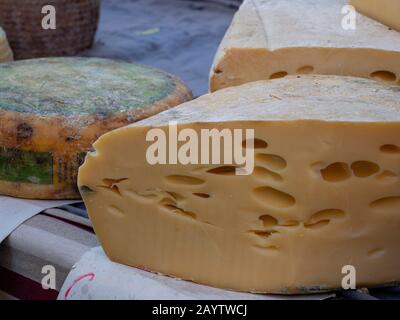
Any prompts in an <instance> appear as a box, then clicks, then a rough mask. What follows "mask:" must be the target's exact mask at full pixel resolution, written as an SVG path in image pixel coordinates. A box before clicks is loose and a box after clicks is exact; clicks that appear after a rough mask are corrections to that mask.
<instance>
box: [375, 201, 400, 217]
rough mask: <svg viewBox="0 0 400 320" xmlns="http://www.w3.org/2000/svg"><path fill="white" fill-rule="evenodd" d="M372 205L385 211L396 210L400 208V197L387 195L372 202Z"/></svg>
mask: <svg viewBox="0 0 400 320" xmlns="http://www.w3.org/2000/svg"><path fill="white" fill-rule="evenodd" d="M370 207H371V208H372V209H375V210H379V211H383V212H385V213H386V212H396V213H398V212H399V210H400V197H386V198H381V199H378V200H375V201H373V202H371V204H370Z"/></svg>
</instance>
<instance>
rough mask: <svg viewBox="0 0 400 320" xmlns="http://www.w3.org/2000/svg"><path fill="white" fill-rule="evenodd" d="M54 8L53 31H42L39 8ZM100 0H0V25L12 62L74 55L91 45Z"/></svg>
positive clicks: (41, 14) (95, 28)
mask: <svg viewBox="0 0 400 320" xmlns="http://www.w3.org/2000/svg"><path fill="white" fill-rule="evenodd" d="M45 5H52V6H54V7H55V9H56V29H55V30H51V29H49V30H44V29H43V28H42V19H43V17H44V16H45V14H43V13H42V8H43V7H44V6H45ZM99 15H100V0H0V26H1V27H2V28H3V29H4V30H5V32H6V34H7V37H8V40H9V42H10V46H11V48H12V50H13V52H14V58H15V59H28V58H39V57H50V56H69V55H75V54H77V53H79V52H81V51H83V50H85V49H88V48H90V47H91V46H92V44H93V41H94V36H95V33H96V30H97V25H98V20H99Z"/></svg>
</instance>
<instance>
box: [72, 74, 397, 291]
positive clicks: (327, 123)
mask: <svg viewBox="0 0 400 320" xmlns="http://www.w3.org/2000/svg"><path fill="white" fill-rule="evenodd" d="M399 98H400V87H399V86H388V85H385V84H380V83H379V82H376V81H373V80H367V79H362V78H352V77H339V76H289V77H286V78H284V79H276V80H270V81H260V82H253V83H249V84H246V85H242V86H239V87H235V88H228V89H224V90H221V91H218V92H216V93H213V94H209V95H205V96H203V97H200V98H198V99H196V100H194V101H191V102H187V103H185V104H182V105H180V106H178V107H176V108H173V109H171V110H168V111H165V112H162V113H160V114H158V115H156V116H154V117H151V118H148V119H146V120H143V121H141V122H138V123H136V124H134V125H130V126H127V127H124V128H120V129H117V130H114V131H112V132H109V133H107V134H105V135H103V136H102V137H101V138H100V139H99V140H97V141H96V143H95V144H94V148H95V152H92V153H89V154H88V155H87V157H86V161H85V163H84V164H83V165H82V166H81V167H80V171H79V177H78V185H79V188H80V191H81V194H82V196H83V198H84V200H85V203H86V206H87V208H88V210H89V216H90V218H91V220H92V222H93V224H94V229H95V231H96V234H97V236H98V238H99V240H100V243H101V244H102V246H103V248H104V250H105V252H106V254H107V255H108V256H109V257H110V258H111V259H112V260H114V261H117V262H120V263H124V264H127V265H130V266H136V267H140V268H146V269H149V270H151V271H154V272H159V273H162V274H166V275H173V276H176V277H178V278H182V279H186V280H191V281H194V282H198V283H203V284H208V285H211V286H215V287H220V288H227V289H234V290H240V291H251V292H269V293H310V292H319V291H324V290H332V289H337V288H340V287H341V280H342V278H343V274H342V268H343V266H346V265H353V266H354V267H355V268H356V270H357V284H358V285H359V286H374V285H381V284H385V283H395V282H397V281H399V279H400V274H399V270H400V260H399V258H398V257H399V247H398V243H399V240H400V239H399V236H398V235H399V233H398V228H399V224H400V219H399V215H398V210H399V203H400V198H399V196H400V194H399V187H400V180H399V166H398V164H399V161H400V158H399V157H400V151H399V150H400V145H399V141H398V137H399V135H398V133H399V129H400V105H399V101H400V99H399ZM333 101H334V103H333ZM170 121H177V122H178V129H179V130H183V129H192V130H194V131H195V133H196V134H197V136H201V133H200V130H203V129H213V128H217V129H218V130H222V129H229V130H232V129H243V130H244V129H254V132H255V138H254V141H253V145H254V148H255V149H254V152H255V168H254V171H253V173H252V174H251V175H237V174H236V171H235V170H236V168H237V165H235V164H234V165H224V164H220V165H215V164H214V165H212V164H208V165H207V164H203V163H201V164H185V165H182V164H168V163H167V164H155V165H154V164H153V165H152V164H149V162H148V158H147V157H146V155H147V151H148V150H149V147H150V146H151V145H152V142H151V141H146V136H147V134H148V133H149V131H150V130H152V129H154V128H160V129H162V130H163V131H165V134H166V136H169V135H170V130H171V129H170V127H168V124H169V123H170ZM185 142H186V141H185ZM169 143H172V142H169ZM199 143H201V142H199ZM225 143H226V142H225ZM239 143H240V144H239V146H240V147H241V148H242V149H244V150H245V149H247V151H249V149H248V148H247V143H250V142H249V141H247V140H244V141H243V142H242V141H241V140H240V141H239ZM184 144H185V143H184V142H183V141H180V142H178V150H179V148H180V147H182V146H183V145H184ZM167 148H168V147H167ZM250 151H253V150H250ZM159 152H161V151H159ZM110 226H113V227H112V228H110ZM316 270H318V272H316Z"/></svg>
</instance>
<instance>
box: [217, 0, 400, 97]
mask: <svg viewBox="0 0 400 320" xmlns="http://www.w3.org/2000/svg"><path fill="white" fill-rule="evenodd" d="M345 4H346V1H345V0H311V1H302V0H246V1H244V3H243V4H242V6H241V7H240V9H239V11H238V12H237V13H236V15H235V17H234V19H233V21H232V24H231V26H230V28H229V29H228V31H227V33H226V35H225V37H224V39H223V41H222V42H221V44H220V47H219V49H218V51H217V54H216V56H215V60H214V64H213V67H212V69H211V72H210V90H211V91H216V90H219V89H221V88H226V87H230V86H236V85H241V84H243V83H246V82H251V81H257V80H266V79H270V78H271V79H272V78H277V77H283V76H285V75H287V74H306V73H315V74H327V75H348V76H357V77H364V78H374V79H380V80H384V81H387V82H392V83H394V82H396V81H399V80H400V65H399V63H398V61H399V59H400V34H399V33H398V32H395V31H390V30H388V28H387V27H386V26H384V25H382V24H380V23H378V22H376V21H374V20H372V19H370V18H368V17H364V16H362V15H360V14H357V18H356V29H355V30H345V29H344V28H342V24H341V22H342V20H343V19H344V15H343V14H342V7H343V6H344V5H345Z"/></svg>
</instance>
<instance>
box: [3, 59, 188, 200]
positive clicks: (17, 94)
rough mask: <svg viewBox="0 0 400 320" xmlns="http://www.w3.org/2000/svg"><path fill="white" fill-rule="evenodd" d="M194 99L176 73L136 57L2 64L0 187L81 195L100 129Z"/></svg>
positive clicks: (49, 195)
mask: <svg viewBox="0 0 400 320" xmlns="http://www.w3.org/2000/svg"><path fill="white" fill-rule="evenodd" d="M189 99H191V93H190V90H189V89H187V88H186V87H185V86H184V85H183V84H182V83H181V82H180V81H179V80H177V79H176V78H175V77H173V76H171V75H169V74H166V73H164V72H161V71H159V70H155V69H153V68H149V67H145V66H140V65H135V64H129V63H123V62H115V61H111V60H105V59H95V58H93V59H90V58H49V59H35V60H22V61H18V62H9V63H3V64H0V194H6V195H11V196H17V197H24V198H36V199H69V198H79V192H78V190H77V187H76V177H77V170H78V167H79V165H80V164H81V163H82V161H83V159H84V157H85V153H86V152H87V151H88V150H90V149H91V148H92V143H93V142H94V141H95V140H96V139H97V138H98V137H99V136H100V135H101V134H103V133H105V132H107V131H109V130H112V129H115V128H118V127H121V126H124V125H127V124H129V123H132V122H135V121H138V120H141V119H143V118H146V117H148V116H151V115H153V114H155V113H158V112H160V111H163V110H165V109H168V108H170V107H173V106H175V105H177V104H179V103H182V102H184V101H187V100H189ZM133 148H134V146H133Z"/></svg>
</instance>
